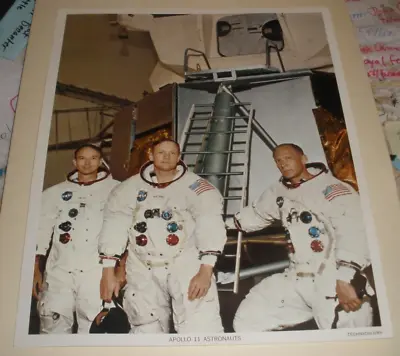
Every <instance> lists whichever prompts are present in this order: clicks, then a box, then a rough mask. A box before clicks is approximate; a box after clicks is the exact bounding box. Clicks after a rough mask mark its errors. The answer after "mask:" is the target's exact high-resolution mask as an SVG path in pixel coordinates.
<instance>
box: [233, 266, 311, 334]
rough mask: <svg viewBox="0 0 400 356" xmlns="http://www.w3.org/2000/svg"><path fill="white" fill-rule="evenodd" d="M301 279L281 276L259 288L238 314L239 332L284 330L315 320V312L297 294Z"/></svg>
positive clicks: (254, 289)
mask: <svg viewBox="0 0 400 356" xmlns="http://www.w3.org/2000/svg"><path fill="white" fill-rule="evenodd" d="M299 282H301V281H299V279H298V278H296V276H295V275H293V274H290V273H277V274H274V275H272V276H271V277H267V278H265V279H263V280H262V281H261V282H259V283H258V284H257V285H255V286H254V287H253V288H252V289H251V290H250V292H249V294H248V295H247V296H246V297H245V299H244V300H243V301H242V303H241V304H240V305H239V308H238V310H237V312H236V315H235V318H234V321H233V328H234V330H235V331H236V332H263V331H269V330H280V329H283V328H286V327H290V326H293V325H296V324H299V323H302V322H305V321H307V320H309V319H311V318H312V313H311V309H310V308H309V307H308V306H307V305H306V303H305V302H304V300H303V298H302V297H301V296H300V295H299V294H298V292H297V283H299Z"/></svg>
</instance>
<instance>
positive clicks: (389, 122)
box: [345, 0, 400, 199]
mask: <svg viewBox="0 0 400 356" xmlns="http://www.w3.org/2000/svg"><path fill="white" fill-rule="evenodd" d="M345 2H346V4H347V6H348V9H349V13H350V18H351V20H352V22H353V24H354V27H355V30H356V34H357V36H358V41H359V45H360V51H361V53H362V55H363V60H364V66H365V70H366V73H367V75H368V78H369V79H370V82H371V88H372V91H373V94H374V98H375V103H376V107H377V109H378V113H379V118H380V120H381V123H382V127H383V131H384V134H385V137H386V140H387V143H388V148H389V151H390V153H391V154H392V155H393V157H394V159H392V164H393V169H394V172H395V173H396V174H397V172H399V170H400V159H399V156H400V141H399V137H400V136H399V132H400V131H399V130H400V126H399V125H400V0H386V1H384V0H345ZM396 177H397V178H398V177H399V174H397V175H396ZM397 178H396V184H397V189H398V194H399V199H400V180H399V179H397Z"/></svg>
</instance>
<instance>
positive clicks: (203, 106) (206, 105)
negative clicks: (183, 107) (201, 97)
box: [194, 104, 214, 108]
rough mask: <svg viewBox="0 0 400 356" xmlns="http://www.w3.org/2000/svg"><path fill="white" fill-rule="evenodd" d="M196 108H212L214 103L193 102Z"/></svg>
mask: <svg viewBox="0 0 400 356" xmlns="http://www.w3.org/2000/svg"><path fill="white" fill-rule="evenodd" d="M194 106H195V107H197V108H212V107H213V106H214V104H194Z"/></svg>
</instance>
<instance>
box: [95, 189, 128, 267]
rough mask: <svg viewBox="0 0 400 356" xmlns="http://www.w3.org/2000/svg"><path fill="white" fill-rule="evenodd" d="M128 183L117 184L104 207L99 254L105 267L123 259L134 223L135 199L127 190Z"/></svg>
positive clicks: (112, 265)
mask: <svg viewBox="0 0 400 356" xmlns="http://www.w3.org/2000/svg"><path fill="white" fill-rule="evenodd" d="M125 188H126V185H124V184H120V185H117V186H116V187H115V188H114V189H113V190H112V191H111V193H110V195H109V197H108V200H107V203H106V205H105V207H104V217H103V226H102V229H101V232H100V236H99V254H100V259H101V261H102V264H103V267H114V266H115V263H116V262H117V261H119V260H120V259H121V256H122V254H123V253H124V251H125V249H126V246H127V242H128V236H129V235H128V233H129V228H130V226H131V224H132V218H133V207H132V203H131V201H135V199H134V198H133V197H132V196H131V195H130V194H129V192H128V191H127V189H125Z"/></svg>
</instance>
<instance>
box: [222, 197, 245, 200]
mask: <svg viewBox="0 0 400 356" xmlns="http://www.w3.org/2000/svg"><path fill="white" fill-rule="evenodd" d="M240 199H242V197H224V200H240Z"/></svg>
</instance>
